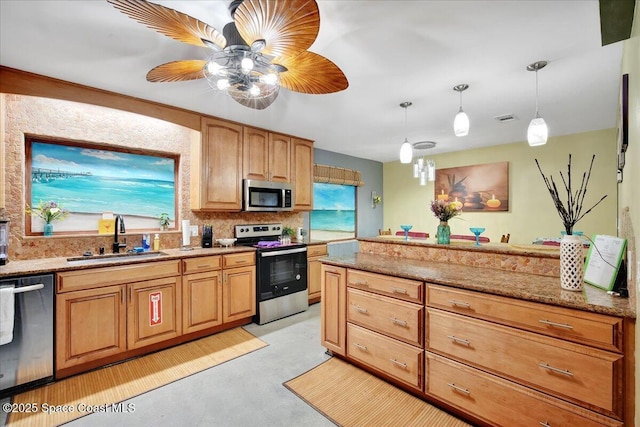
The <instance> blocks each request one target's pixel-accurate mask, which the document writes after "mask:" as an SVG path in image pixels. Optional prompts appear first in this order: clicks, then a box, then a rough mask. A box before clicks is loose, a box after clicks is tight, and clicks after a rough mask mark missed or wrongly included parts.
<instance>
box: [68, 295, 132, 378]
mask: <svg viewBox="0 0 640 427" xmlns="http://www.w3.org/2000/svg"><path fill="white" fill-rule="evenodd" d="M126 349H127V305H126V286H106V287H103V288H100V289H89V290H83V291H75V292H68V293H64V294H60V295H58V296H57V297H56V370H60V369H63V368H69V367H72V366H76V365H81V364H83V363H86V362H89V361H92V360H97V359H101V358H103V357H108V356H113V355H116V354H118V353H122V352H124V351H125V350H126Z"/></svg>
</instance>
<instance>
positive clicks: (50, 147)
mask: <svg viewBox="0 0 640 427" xmlns="http://www.w3.org/2000/svg"><path fill="white" fill-rule="evenodd" d="M25 153H26V168H25V170H26V177H25V182H26V188H25V189H26V203H27V204H29V205H30V206H38V204H39V203H40V202H41V201H44V202H47V201H55V202H56V203H57V204H58V205H59V206H61V207H63V208H64V209H66V210H68V211H69V216H68V217H67V218H65V219H64V220H61V221H55V222H54V227H55V231H56V233H58V232H61V231H62V232H69V233H72V234H73V233H98V232H101V233H104V232H105V230H104V228H105V224H106V223H107V222H108V221H107V222H105V220H104V219H105V218H109V217H112V216H113V215H122V216H123V217H124V219H125V224H126V228H127V230H128V231H131V230H157V229H159V220H158V217H159V216H160V214H161V213H168V214H169V217H170V218H171V219H172V222H173V223H174V224H175V222H176V220H177V218H176V211H177V210H176V207H177V199H176V179H177V174H178V168H177V167H178V158H179V157H178V156H177V155H173V154H159V153H156V152H146V151H142V150H131V149H125V148H120V147H113V146H104V145H97V144H90V143H84V142H73V141H57V140H54V141H52V140H46V139H43V138H36V137H27V139H26V146H25ZM43 227H44V222H43V221H42V220H41V219H40V218H38V217H36V216H29V215H28V216H27V221H26V227H25V231H26V234H27V235H36V234H39V233H41V232H42V230H43ZM111 231H112V230H111Z"/></svg>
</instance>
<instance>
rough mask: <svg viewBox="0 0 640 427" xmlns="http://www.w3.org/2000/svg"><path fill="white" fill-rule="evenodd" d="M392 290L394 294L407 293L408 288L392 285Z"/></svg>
mask: <svg viewBox="0 0 640 427" xmlns="http://www.w3.org/2000/svg"><path fill="white" fill-rule="evenodd" d="M391 292H393V293H394V294H404V295H406V294H407V290H406V289H404V288H396V287H395V286H392V287H391Z"/></svg>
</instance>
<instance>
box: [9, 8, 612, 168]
mask: <svg viewBox="0 0 640 427" xmlns="http://www.w3.org/2000/svg"><path fill="white" fill-rule="evenodd" d="M157 3H159V4H162V5H163V6H167V7H170V8H173V9H176V10H179V11H181V12H184V13H186V14H188V15H191V16H193V17H195V18H197V19H199V20H201V21H203V22H206V23H208V24H210V25H212V26H213V27H215V28H216V29H218V30H222V27H223V26H224V24H225V23H227V22H229V21H230V20H231V18H230V15H229V12H228V10H227V7H228V4H229V3H230V1H157ZM318 4H319V8H320V18H321V25H320V33H319V36H318V38H317V40H316V42H315V44H314V45H313V46H312V47H311V49H310V50H311V51H313V52H316V53H319V54H321V55H323V56H325V57H327V58H329V59H331V60H332V61H333V62H335V63H336V64H337V65H338V66H339V67H340V68H341V69H342V70H343V71H344V73H345V75H346V76H347V79H348V80H349V88H348V89H347V90H345V91H343V92H339V93H335V94H327V95H306V94H299V93H294V92H290V91H288V90H282V91H281V92H280V95H279V97H278V99H277V100H276V101H275V102H274V103H273V104H272V105H271V106H270V107H268V108H267V109H265V110H262V111H257V110H252V109H249V108H246V107H243V106H241V105H240V104H237V103H236V102H235V101H233V100H232V99H231V98H228V97H226V96H224V95H222V94H219V93H214V92H213V91H212V90H211V89H210V88H209V87H208V84H207V82H206V81H205V80H204V79H203V80H196V81H191V82H180V83H149V82H147V81H146V80H145V75H146V73H147V72H148V71H149V70H150V69H151V68H153V67H155V66H156V65H159V64H162V63H165V62H169V61H174V60H179V59H203V58H205V57H206V56H207V50H206V49H202V48H198V47H194V46H191V45H187V44H184V43H180V42H178V41H175V40H173V39H170V38H168V37H166V36H164V35H162V34H160V33H157V32H155V31H154V30H151V29H149V28H147V27H145V26H143V25H142V24H139V23H137V22H135V21H134V20H132V19H130V18H128V17H127V16H126V15H124V14H122V13H121V12H119V11H118V10H116V9H115V8H113V7H112V6H111V5H110V4H108V3H107V2H106V1H103V0H89V1H84V0H73V1H71V0H63V1H53V0H48V1H37V0H0V17H1V18H0V19H1V21H0V64H2V65H4V66H8V67H13V68H18V69H21V70H26V71H30V72H34V73H38V74H43V75H46V76H51V77H55V78H59V79H63V80H67V81H71V82H76V83H80V84H84V85H88V86H92V87H97V88H101V89H105V90H109V91H113V92H117V93H122V94H127V95H131V96H135V97H138V98H142V99H147V100H152V101H156V102H160V103H164V104H169V105H174V106H178V107H182V108H186V109H188V110H193V111H198V112H201V113H205V114H209V115H213V116H218V117H222V118H226V119H231V120H236V121H239V122H243V123H246V124H250V125H254V126H258V127H264V128H267V129H271V130H275V131H279V132H284V133H289V134H293V135H298V136H301V137H305V138H310V139H313V140H315V141H316V144H315V146H316V147H317V148H321V149H324V150H329V151H334V152H338V153H343V154H348V155H352V156H357V157H362V158H366V159H372V160H378V161H382V162H386V161H393V160H397V159H398V152H399V149H400V144H401V143H402V141H403V140H404V138H405V136H406V137H408V139H409V141H410V142H417V141H423V140H432V141H436V142H437V143H438V146H437V147H436V148H435V149H433V150H431V151H430V152H431V153H433V154H437V153H443V152H449V151H456V150H464V149H468V148H476V147H482V146H489V145H497V144H505V143H510V142H516V141H525V140H526V130H527V126H528V123H529V121H530V120H531V118H532V117H533V115H534V113H535V75H534V73H533V72H528V71H526V66H527V65H528V64H530V63H532V62H535V61H538V60H547V61H549V65H548V66H547V67H546V68H545V69H543V70H541V71H540V72H539V73H538V78H539V94H540V113H541V115H542V116H543V117H544V118H545V120H546V121H547V124H548V125H549V129H550V130H549V134H550V136H551V137H554V136H558V135H565V134H571V133H577V132H584V131H591V130H597V129H604V128H611V127H615V125H616V108H617V107H616V106H617V100H618V87H619V79H620V70H621V57H622V43H620V42H618V43H615V44H612V45H608V46H604V47H603V46H601V40H600V20H599V11H598V10H599V9H598V1H597V0H589V1H581V0H569V1H560V0H555V1H550V0H548V1H543V0H532V1H526V0H505V1H499V0H469V1H463V0H456V1H430V0H429V1H427V0H423V1H419V0H413V1H397V0H396V1H383V0H372V1H364V0H319V1H318ZM460 83H467V84H469V86H470V88H469V89H468V90H467V91H466V92H464V93H463V98H462V103H463V108H464V110H465V111H466V112H467V114H468V115H469V117H470V121H471V131H470V133H469V135H468V136H466V137H463V138H457V137H455V136H454V135H453V129H452V124H453V118H454V116H455V113H456V112H457V110H458V103H459V95H458V93H457V92H454V91H453V89H452V88H453V86H455V85H456V84H460ZM403 101H411V102H413V106H411V107H410V108H409V109H408V110H407V125H406V127H405V111H404V110H403V109H402V108H400V106H399V104H400V103H401V102H403ZM507 113H513V114H515V116H516V117H517V118H518V120H515V121H512V122H508V123H498V122H497V121H496V120H494V119H493V117H494V116H498V115H504V114H507Z"/></svg>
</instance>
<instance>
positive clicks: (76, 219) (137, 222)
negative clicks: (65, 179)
mask: <svg viewBox="0 0 640 427" xmlns="http://www.w3.org/2000/svg"><path fill="white" fill-rule="evenodd" d="M123 218H124V224H125V228H126V229H127V231H129V230H159V229H160V223H159V220H158V218H154V217H149V216H141V215H123ZM99 219H102V214H101V213H85V212H71V213H69V215H68V216H67V217H66V218H64V219H62V220H58V221H53V222H52V224H53V230H54V232H63V231H87V232H94V233H98V220H99ZM43 227H44V221H41V220H40V219H38V218H37V217H34V218H33V222H32V223H31V230H32V231H33V232H36V233H37V232H42V229H43ZM171 227H173V222H172V223H171V224H170V226H169V228H171ZM105 234H106V233H105ZM108 234H111V233H108Z"/></svg>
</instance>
